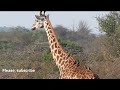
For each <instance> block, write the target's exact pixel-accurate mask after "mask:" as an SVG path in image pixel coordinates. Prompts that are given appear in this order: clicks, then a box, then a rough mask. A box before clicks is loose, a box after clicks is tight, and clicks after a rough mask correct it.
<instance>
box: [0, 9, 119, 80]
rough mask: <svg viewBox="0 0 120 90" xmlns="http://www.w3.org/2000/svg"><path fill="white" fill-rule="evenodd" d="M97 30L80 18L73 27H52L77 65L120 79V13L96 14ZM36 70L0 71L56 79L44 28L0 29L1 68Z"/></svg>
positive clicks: (5, 75) (12, 75)
mask: <svg viewBox="0 0 120 90" xmlns="http://www.w3.org/2000/svg"><path fill="white" fill-rule="evenodd" d="M96 20H97V21H98V24H99V30H100V31H101V32H103V33H104V34H101V35H95V34H92V33H91V29H90V28H89V26H88V25H87V22H84V21H80V23H79V24H78V27H77V28H74V29H73V30H72V29H71V30H70V29H68V28H66V27H63V26H61V25H58V26H56V27H54V30H55V33H56V35H57V37H58V40H59V42H60V44H61V45H62V46H63V48H64V49H65V50H67V52H68V53H70V54H73V55H74V57H75V58H76V60H77V61H78V62H80V65H87V66H89V67H90V68H91V69H92V70H93V71H95V72H96V73H97V74H98V75H99V76H100V78H101V79H118V78H120V73H119V72H120V12H115V11H114V12H110V13H109V14H107V15H105V16H102V17H96ZM2 69H35V72H28V73H25V72H23V73H18V72H17V73H16V72H15V73H4V72H0V78H4V79H58V77H59V72H58V68H57V66H56V65H55V63H54V61H53V58H52V55H51V53H50V49H49V45H48V40H47V36H46V33H45V31H44V30H42V29H41V30H38V31H35V32H33V31H31V30H29V29H27V28H24V27H20V26H18V27H1V28H0V70H2Z"/></svg>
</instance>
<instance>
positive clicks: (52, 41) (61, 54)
mask: <svg viewBox="0 0 120 90" xmlns="http://www.w3.org/2000/svg"><path fill="white" fill-rule="evenodd" d="M35 17H36V20H35V22H34V24H33V26H32V30H37V29H39V28H44V29H45V31H46V34H47V37H48V42H49V47H50V50H51V53H52V56H53V59H54V61H55V63H56V65H57V66H58V68H59V72H60V79H99V77H98V75H97V74H95V73H94V72H93V71H92V70H91V69H90V68H86V67H84V68H81V67H80V66H79V65H78V63H76V60H75V59H74V57H73V56H72V55H70V54H69V53H67V52H66V51H65V50H64V49H63V48H62V46H61V45H60V44H59V42H58V39H57V36H56V34H55V32H54V29H53V27H52V24H51V22H50V20H49V15H47V16H46V15H45V14H41V13H40V16H39V15H35Z"/></svg>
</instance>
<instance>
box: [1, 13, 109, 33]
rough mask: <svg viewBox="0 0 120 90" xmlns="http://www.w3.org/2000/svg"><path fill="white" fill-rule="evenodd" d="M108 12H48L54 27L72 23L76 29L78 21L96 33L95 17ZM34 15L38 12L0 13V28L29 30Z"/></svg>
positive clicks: (68, 26)
mask: <svg viewBox="0 0 120 90" xmlns="http://www.w3.org/2000/svg"><path fill="white" fill-rule="evenodd" d="M107 13H109V11H48V12H46V14H49V15H50V16H49V17H50V21H51V23H52V25H53V27H54V26H56V25H62V26H65V27H67V28H72V25H73V23H74V25H75V27H77V25H78V23H79V21H81V20H82V21H85V22H86V23H87V24H88V26H89V27H90V28H91V29H92V32H94V33H98V29H96V28H97V27H98V22H97V21H96V19H95V17H96V16H103V15H105V14H107ZM35 14H38V15H39V11H0V27H3V26H6V27H11V26H14V27H15V26H24V27H26V28H31V26H32V24H33V22H34V20H35Z"/></svg>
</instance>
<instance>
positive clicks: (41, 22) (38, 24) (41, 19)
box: [32, 14, 49, 30]
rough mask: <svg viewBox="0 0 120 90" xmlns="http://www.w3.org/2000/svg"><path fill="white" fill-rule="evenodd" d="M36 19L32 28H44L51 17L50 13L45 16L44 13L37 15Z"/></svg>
mask: <svg viewBox="0 0 120 90" xmlns="http://www.w3.org/2000/svg"><path fill="white" fill-rule="evenodd" d="M35 17H36V19H35V22H34V24H33V25H32V30H37V29H39V28H44V26H45V24H46V23H47V19H49V15H47V16H45V15H44V14H42V15H41V14H40V16H39V15H35Z"/></svg>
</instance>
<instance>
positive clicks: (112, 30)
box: [96, 11, 120, 56]
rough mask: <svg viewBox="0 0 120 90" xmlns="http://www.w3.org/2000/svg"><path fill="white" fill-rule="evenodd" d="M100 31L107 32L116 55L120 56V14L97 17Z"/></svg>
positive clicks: (116, 12) (112, 12)
mask: <svg viewBox="0 0 120 90" xmlns="http://www.w3.org/2000/svg"><path fill="white" fill-rule="evenodd" d="M96 19H97V21H98V24H99V29H100V31H101V32H105V35H106V36H107V39H108V41H109V42H110V44H111V46H112V47H113V48H112V50H113V51H114V54H115V55H117V56H119V55H120V12H118V11H111V12H109V13H108V14H106V15H105V16H102V17H96ZM115 52H117V53H115Z"/></svg>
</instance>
